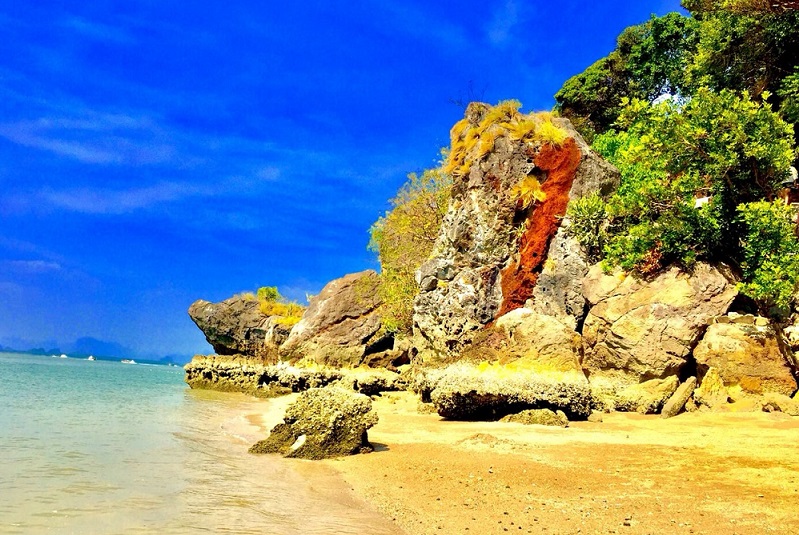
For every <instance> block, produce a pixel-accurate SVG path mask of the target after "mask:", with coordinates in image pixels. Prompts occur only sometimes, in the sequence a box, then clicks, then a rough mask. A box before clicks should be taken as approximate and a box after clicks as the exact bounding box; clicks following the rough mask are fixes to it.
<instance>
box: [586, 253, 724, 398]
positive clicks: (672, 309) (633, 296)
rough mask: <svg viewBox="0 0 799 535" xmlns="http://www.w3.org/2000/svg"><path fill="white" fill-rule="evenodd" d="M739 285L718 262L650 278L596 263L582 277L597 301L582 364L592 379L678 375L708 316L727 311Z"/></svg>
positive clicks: (591, 297)
mask: <svg viewBox="0 0 799 535" xmlns="http://www.w3.org/2000/svg"><path fill="white" fill-rule="evenodd" d="M736 293H737V292H736V289H735V285H734V284H733V283H732V282H731V281H730V280H729V278H728V277H727V276H725V274H724V273H723V272H722V271H721V270H720V269H719V268H717V267H714V266H711V265H708V264H704V263H698V264H697V265H696V266H695V267H694V270H693V272H692V273H690V274H688V273H684V272H681V271H680V270H679V269H678V268H676V267H673V268H671V269H669V270H668V271H666V272H664V273H661V274H659V275H657V276H656V277H654V278H653V279H651V280H641V279H639V278H636V277H634V276H632V275H629V276H625V275H623V274H618V273H617V274H613V275H607V274H605V273H603V272H602V268H601V266H600V265H595V266H593V267H592V268H591V270H590V271H589V273H588V275H587V277H586V278H585V280H584V281H583V294H584V295H585V297H586V299H587V300H588V301H589V303H590V304H591V305H592V306H591V309H590V310H589V312H588V315H587V317H586V319H585V324H584V326H583V333H582V334H583V348H584V358H583V368H585V370H586V373H588V375H589V379H590V381H591V383H592V384H594V383H601V382H603V381H607V382H610V383H616V384H621V385H624V384H635V383H639V382H642V381H646V380H649V379H660V378H666V377H669V376H672V375H677V373H678V372H679V371H680V369H681V368H682V367H683V366H684V364H685V363H686V361H687V359H688V357H689V355H690V353H691V349H692V348H693V346H694V345H695V344H696V342H697V340H698V339H699V338H700V337H701V336H702V334H703V333H704V331H705V329H706V328H707V324H708V322H709V320H710V319H711V318H713V317H715V316H718V315H721V314H724V313H725V312H726V311H727V309H728V308H729V306H730V304H731V303H732V301H733V299H734V298H735V296H736Z"/></svg>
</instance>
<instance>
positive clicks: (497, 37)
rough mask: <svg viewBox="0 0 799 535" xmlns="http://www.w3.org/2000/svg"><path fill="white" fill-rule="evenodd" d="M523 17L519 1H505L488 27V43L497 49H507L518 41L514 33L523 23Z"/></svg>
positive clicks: (495, 12)
mask: <svg viewBox="0 0 799 535" xmlns="http://www.w3.org/2000/svg"><path fill="white" fill-rule="evenodd" d="M522 15H523V14H522V8H521V7H520V5H519V3H518V0H505V2H504V3H503V4H501V5H500V6H499V7H498V8H497V9H496V10H495V11H494V14H493V16H492V17H491V21H490V22H489V24H488V26H487V27H486V30H485V31H486V37H487V38H488V42H489V43H491V45H493V46H495V47H497V48H507V47H508V46H509V45H510V44H512V42H513V41H514V40H515V39H516V37H515V35H514V32H515V30H516V29H517V27H518V26H519V25H520V23H521V22H522Z"/></svg>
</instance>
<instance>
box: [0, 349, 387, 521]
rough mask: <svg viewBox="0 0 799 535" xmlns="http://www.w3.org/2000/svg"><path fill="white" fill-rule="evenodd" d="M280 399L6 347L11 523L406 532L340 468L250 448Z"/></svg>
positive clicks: (2, 503) (2, 416) (1, 370)
mask: <svg viewBox="0 0 799 535" xmlns="http://www.w3.org/2000/svg"><path fill="white" fill-rule="evenodd" d="M275 403H277V402H275V401H270V400H259V399H255V398H251V397H248V396H246V395H243V394H231V393H218V392H210V391H202V390H191V389H189V388H188V387H187V386H186V385H185V383H184V382H183V370H182V368H179V367H169V366H156V365H144V364H124V363H121V362H117V361H103V360H96V361H89V360H86V359H77V358H59V357H51V356H36V355H26V354H10V353H0V533H2V534H45V533H55V534H81V535H83V534H156V533H157V534H191V533H235V534H280V535H288V534H294V533H296V534H320V535H321V534H371V535H381V534H386V535H388V534H391V535H395V534H398V533H400V531H399V530H398V529H397V528H396V527H394V525H393V524H392V523H391V522H390V521H389V520H388V519H387V518H385V517H384V516H382V515H380V514H379V513H378V512H377V511H376V510H374V509H372V508H371V507H370V506H369V505H367V504H366V503H365V502H362V501H360V500H359V499H358V498H357V497H356V496H355V495H354V494H353V493H352V492H351V490H350V489H349V487H348V486H346V484H345V483H344V482H343V480H341V479H340V478H339V477H338V476H337V474H336V473H335V471H334V470H333V469H332V468H330V466H328V465H325V464H320V463H314V462H312V461H299V460H287V459H283V458H280V457H276V456H271V455H252V454H249V453H247V448H248V447H249V446H250V445H251V444H252V443H253V442H254V441H256V440H257V439H260V438H264V436H265V433H266V431H265V429H268V427H264V426H265V425H266V424H267V423H269V422H270V421H272V422H274V421H277V420H275V418H277V419H278V420H279V417H277V416H276V411H275V407H274V404H275Z"/></svg>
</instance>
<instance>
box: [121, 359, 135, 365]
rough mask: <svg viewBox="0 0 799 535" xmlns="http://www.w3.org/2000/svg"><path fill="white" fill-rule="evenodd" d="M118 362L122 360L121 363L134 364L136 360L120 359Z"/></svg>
mask: <svg viewBox="0 0 799 535" xmlns="http://www.w3.org/2000/svg"><path fill="white" fill-rule="evenodd" d="M120 362H122V364H136V361H135V360H133V359H122V360H121V361H120Z"/></svg>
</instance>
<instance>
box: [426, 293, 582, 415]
mask: <svg viewBox="0 0 799 535" xmlns="http://www.w3.org/2000/svg"><path fill="white" fill-rule="evenodd" d="M580 345H581V342H580V335H579V334H577V333H576V332H575V331H574V330H573V329H572V328H571V327H569V326H567V325H564V324H563V323H561V322H560V321H559V320H558V319H557V318H554V317H552V316H545V315H543V314H538V313H536V312H533V311H532V310H530V309H528V308H519V309H516V310H513V311H511V312H509V313H507V314H505V315H504V316H502V317H501V318H499V319H498V320H497V321H496V323H495V324H494V325H493V326H492V327H490V328H485V329H483V330H481V331H480V333H479V334H478V335H477V336H476V337H474V339H473V340H472V345H471V346H469V347H467V348H465V349H464V350H463V352H462V354H461V358H460V362H458V363H456V364H453V365H450V366H447V367H444V368H442V369H436V370H430V371H428V372H427V373H426V374H425V380H426V385H425V387H424V388H423V390H425V392H423V396H429V397H430V400H431V401H432V402H433V404H434V405H435V407H436V410H437V411H438V413H439V414H440V415H441V416H444V417H446V418H451V419H469V420H496V419H498V418H500V417H502V416H504V415H506V414H511V413H517V412H519V411H521V410H526V409H538V408H548V409H553V410H557V409H562V410H563V411H565V412H566V413H569V414H570V415H573V416H574V417H576V418H585V417H586V416H587V415H588V413H589V404H590V403H589V397H590V389H589V386H588V381H587V380H586V378H585V374H583V371H582V368H581V367H580Z"/></svg>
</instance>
